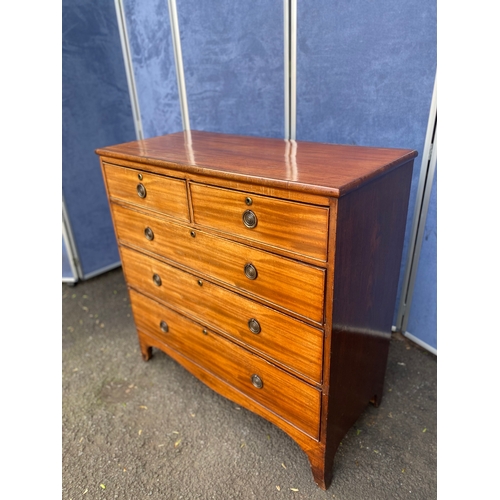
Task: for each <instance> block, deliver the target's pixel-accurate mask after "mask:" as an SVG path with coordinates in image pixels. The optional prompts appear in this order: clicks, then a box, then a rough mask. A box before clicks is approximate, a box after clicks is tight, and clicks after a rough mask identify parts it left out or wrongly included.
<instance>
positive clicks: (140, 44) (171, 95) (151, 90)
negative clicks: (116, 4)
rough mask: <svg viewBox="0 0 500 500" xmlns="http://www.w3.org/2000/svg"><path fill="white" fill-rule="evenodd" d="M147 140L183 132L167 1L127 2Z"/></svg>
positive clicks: (128, 22) (143, 125) (130, 37)
mask: <svg viewBox="0 0 500 500" xmlns="http://www.w3.org/2000/svg"><path fill="white" fill-rule="evenodd" d="M124 10H125V17H126V22H127V32H128V36H129V41H130V51H131V57H132V63H133V67H134V77H135V83H136V87H137V96H138V100H139V107H140V110H141V121H142V128H143V133H144V137H145V138H147V137H155V136H158V135H163V134H168V133H172V132H178V131H180V130H182V120H181V112H180V106H179V94H178V89H177V76H176V70H175V59H174V51H173V48H172V34H171V30H170V17H169V14H168V5H167V0H125V1H124Z"/></svg>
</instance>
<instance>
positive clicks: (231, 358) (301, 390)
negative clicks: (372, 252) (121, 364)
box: [130, 290, 321, 439]
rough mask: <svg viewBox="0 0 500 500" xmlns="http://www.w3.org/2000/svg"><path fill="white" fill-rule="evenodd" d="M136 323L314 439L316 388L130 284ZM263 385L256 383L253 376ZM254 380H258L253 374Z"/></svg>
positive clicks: (317, 405) (317, 416)
mask: <svg viewBox="0 0 500 500" xmlns="http://www.w3.org/2000/svg"><path fill="white" fill-rule="evenodd" d="M130 298H131V303H132V310H133V313H134V319H135V322H136V326H137V329H138V330H140V331H145V332H147V333H149V334H152V335H154V336H155V337H157V338H159V339H160V340H161V342H163V343H165V344H167V345H168V346H170V347H171V348H172V349H174V350H176V351H177V352H179V353H180V354H182V355H183V356H185V357H186V358H188V359H190V360H191V361H193V362H195V363H196V364H198V365H200V366H201V367H203V368H205V369H206V370H208V371H209V372H211V373H213V374H214V375H216V376H217V377H219V378H221V379H222V380H224V381H225V382H227V383H228V384H230V385H231V386H233V387H235V388H236V389H238V390H239V391H241V392H242V393H243V394H245V395H246V396H248V397H249V398H251V399H253V400H255V401H257V402H258V403H260V404H261V405H263V406H265V407H266V408H268V409H269V410H271V411H273V412H274V413H276V414H277V415H278V416H280V417H281V418H283V419H284V420H287V421H288V422H290V423H292V424H293V425H295V426H296V427H298V428H299V429H301V430H302V431H304V432H305V433H307V434H308V435H309V436H311V437H313V438H315V439H318V437H319V421H320V409H321V408H320V404H321V397H320V396H321V392H320V391H319V390H317V389H315V388H314V387H312V386H310V385H308V384H306V383H305V382H302V381H300V380H299V379H297V378H295V377H293V376H292V375H289V374H288V373H286V372H284V371H283V370H281V369H279V368H277V367H276V366H274V365H272V364H270V363H268V362H267V361H265V360H263V359H262V358H260V357H259V356H256V355H254V354H252V353H250V352H248V351H247V350H246V349H243V348H242V347H239V346H237V345H236V344H234V343H233V342H231V341H229V340H226V339H224V338H223V337H221V336H219V335H217V334H215V333H213V332H211V331H209V330H207V329H205V328H204V327H203V326H202V325H200V324H197V323H195V322H193V321H191V320H189V319H187V318H186V317H184V316H182V315H180V314H178V313H176V312H174V311H173V310H171V309H169V308H167V307H164V306H162V305H160V304H158V303H157V302H155V301H153V300H151V299H149V298H146V297H144V296H143V295H141V294H139V293H137V292H135V291H133V290H131V291H130ZM254 375H256V376H258V377H259V378H260V380H261V381H262V387H260V388H259V387H256V386H255V385H254V383H253V382H252V376H254ZM254 381H255V383H256V385H259V384H258V381H256V380H255V378H254Z"/></svg>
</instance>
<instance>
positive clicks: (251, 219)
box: [243, 210, 257, 229]
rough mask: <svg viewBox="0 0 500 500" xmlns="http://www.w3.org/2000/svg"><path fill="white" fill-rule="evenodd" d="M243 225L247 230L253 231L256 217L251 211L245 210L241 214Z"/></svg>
mask: <svg viewBox="0 0 500 500" xmlns="http://www.w3.org/2000/svg"><path fill="white" fill-rule="evenodd" d="M243 224H245V226H246V227H248V228H249V229H253V228H254V227H255V226H256V225H257V216H256V215H255V213H254V212H252V210H245V211H244V212H243Z"/></svg>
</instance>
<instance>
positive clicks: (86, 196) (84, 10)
mask: <svg viewBox="0 0 500 500" xmlns="http://www.w3.org/2000/svg"><path fill="white" fill-rule="evenodd" d="M62 27H63V33H62V90H63V95H62V98H63V100H62V125H63V129H62V190H63V196H64V199H65V202H66V208H67V214H68V218H69V223H70V225H71V229H72V233H73V237H74V240H75V245H76V249H77V252H78V256H79V258H80V262H81V266H82V269H83V273H84V275H88V274H91V273H93V272H96V271H98V270H100V269H102V268H106V267H108V266H112V265H114V264H116V263H118V262H119V256H118V250H117V246H116V239H115V234H114V230H113V226H112V223H111V216H110V213H109V207H108V202H107V199H106V194H105V189H104V183H103V179H102V174H101V169H100V165H99V159H98V157H97V156H96V155H95V153H94V150H95V149H96V148H98V147H102V146H107V145H110V144H115V143H118V142H125V141H130V140H133V139H134V138H135V131H134V126H133V119H132V111H131V106H130V98H129V93H128V88H127V80H126V74H125V68H124V64H123V56H122V51H121V45H120V38H119V32H118V24H117V19H116V13H115V8H114V2H113V0H106V1H102V2H99V4H98V6H97V4H96V3H95V2H93V1H92V0H63V3H62Z"/></svg>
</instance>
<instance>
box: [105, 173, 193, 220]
mask: <svg viewBox="0 0 500 500" xmlns="http://www.w3.org/2000/svg"><path fill="white" fill-rule="evenodd" d="M104 172H105V176H106V183H107V186H108V190H109V196H110V198H111V199H117V200H121V201H124V202H127V203H132V204H133V205H138V206H140V207H144V208H147V209H149V210H153V211H155V212H160V213H162V214H166V215H169V216H171V217H175V218H178V219H182V220H185V221H189V208H188V197H187V190H186V181H184V180H180V179H173V178H171V177H164V176H160V175H155V174H150V173H149V172H143V171H140V170H131V169H128V168H123V167H117V166H116V165H109V164H105V165H104ZM139 185H142V186H143V187H144V190H145V191H144V194H145V197H144V198H141V197H140V196H139V195H138V194H137V186H139Z"/></svg>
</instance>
